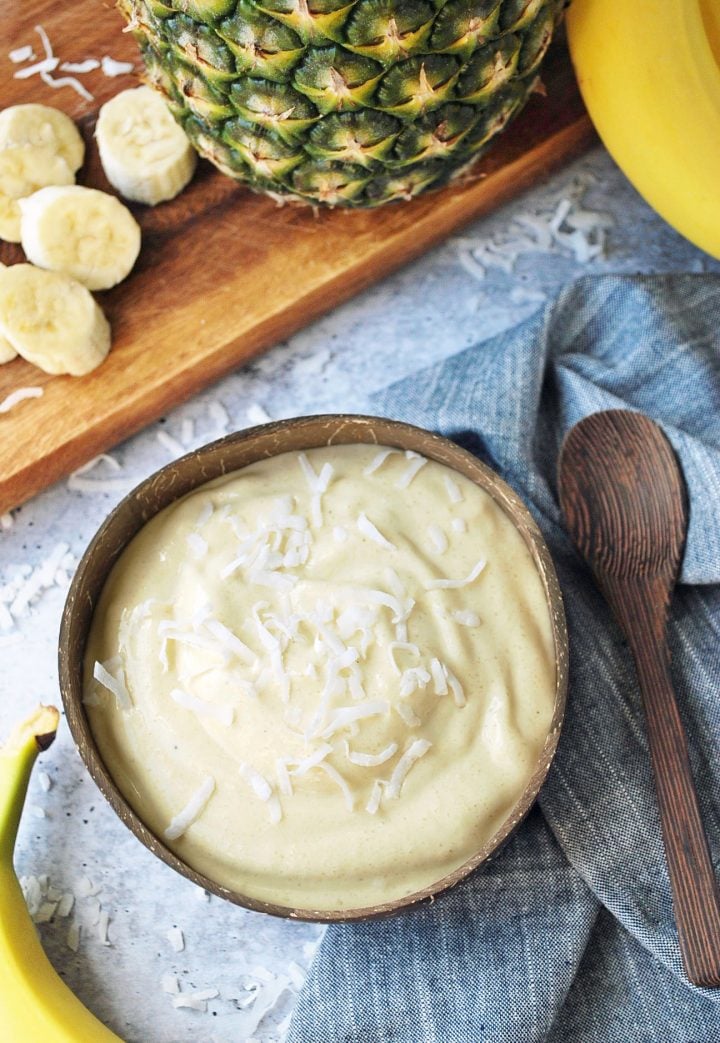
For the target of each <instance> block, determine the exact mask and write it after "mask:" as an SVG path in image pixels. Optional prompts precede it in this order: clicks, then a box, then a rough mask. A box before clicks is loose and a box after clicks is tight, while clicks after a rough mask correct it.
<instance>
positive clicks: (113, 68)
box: [100, 54, 135, 77]
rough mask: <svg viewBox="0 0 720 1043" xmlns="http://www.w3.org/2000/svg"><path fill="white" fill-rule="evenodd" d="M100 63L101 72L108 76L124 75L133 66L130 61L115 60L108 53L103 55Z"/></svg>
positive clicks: (131, 69) (130, 70)
mask: <svg viewBox="0 0 720 1043" xmlns="http://www.w3.org/2000/svg"><path fill="white" fill-rule="evenodd" d="M100 64H101V67H102V71H103V74H104V75H105V76H110V77H114V76H125V75H126V74H127V73H130V72H132V71H133V69H134V68H135V66H134V65H133V63H132V62H119V61H116V59H115V58H111V57H110V56H109V55H108V54H104V55H103V57H102V61H101V63H100Z"/></svg>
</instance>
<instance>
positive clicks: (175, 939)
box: [165, 927, 185, 952]
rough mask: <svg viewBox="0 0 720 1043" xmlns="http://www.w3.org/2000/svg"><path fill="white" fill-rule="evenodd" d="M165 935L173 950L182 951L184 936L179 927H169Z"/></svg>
mask: <svg viewBox="0 0 720 1043" xmlns="http://www.w3.org/2000/svg"><path fill="white" fill-rule="evenodd" d="M165 937H166V938H167V940H168V941H169V942H170V945H171V946H172V948H173V950H174V951H175V952H182V951H183V950H184V948H185V938H184V936H183V933H182V931H181V930H180V928H179V927H171V928H170V930H169V931H167V932H166V934H165Z"/></svg>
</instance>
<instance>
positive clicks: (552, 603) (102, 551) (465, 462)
mask: <svg viewBox="0 0 720 1043" xmlns="http://www.w3.org/2000/svg"><path fill="white" fill-rule="evenodd" d="M351 443H365V444H370V445H373V444H378V445H387V446H392V447H395V448H398V449H401V450H413V451H414V452H417V453H421V454H422V455H423V456H426V457H428V458H429V459H431V460H436V461H437V462H438V463H441V464H445V465H446V466H448V467H451V468H453V469H454V470H455V471H457V472H458V473H459V474H461V475H464V476H465V477H466V478H469V479H470V480H471V481H473V482H475V483H476V484H477V485H479V486H480V487H481V488H482V489H483V490H485V492H486V493H488V494H489V495H490V496H492V498H493V499H494V500H495V502H496V503H497V504H498V505H499V506H500V507H501V508H502V510H503V511H504V512H505V513H506V514H507V515H508V516H509V518H510V519H511V520H512V522H513V524H514V526H515V528H516V529H517V530H518V532H519V533H520V535H521V537H522V539H523V540H524V542H525V544H526V546H527V548H528V550H529V552H530V555H531V557H532V560H533V562H534V563H535V566H536V568H537V571H538V574H539V576H540V579H541V582H542V586H543V589H544V592H545V597H546V602H547V607H548V611H549V615H550V621H551V628H552V635H553V641H554V646H555V667H556V683H555V702H554V708H553V714H552V720H551V724H550V728H549V731H548V734H547V738H546V740H545V744H544V746H543V749H542V751H541V753H540V755H539V757H538V758H537V761H536V764H535V767H534V770H533V772H532V775H531V777H530V778H529V780H528V782H527V785H526V786H525V789H524V790H523V792H522V794H521V795H520V797H519V799H518V800H517V802H516V803H515V805H514V806H513V808H512V809H511V811H510V813H509V815H508V816H507V818H506V819H505V821H504V822H503V823H502V825H501V826H500V828H499V829H498V830H497V831H496V832H495V833H494V835H493V836H492V837H490V839H489V840H488V841H487V842H486V843H485V844H484V845H483V846H482V847H481V848H479V849H478V850H477V851H476V852H475V853H474V854H473V855H472V857H471V858H469V859H467V861H465V862H464V863H463V864H462V865H461V866H459V867H458V868H457V869H455V870H454V871H453V872H452V873H450V874H448V875H446V876H443V877H442V878H441V879H439V880H437V881H436V882H435V883H433V884H432V885H431V886H429V887H426V888H423V889H422V890H420V891H415V892H413V893H411V894H408V895H406V896H404V897H402V898H398V899H395V900H393V901H390V902H385V903H383V904H379V905H375V906H370V907H364V908H350V909H340V910H336V911H333V910H327V909H323V910H315V909H304V908H289V907H286V906H281V905H275V904H272V903H270V902H264V901H258V900H256V899H254V898H252V897H250V896H248V895H245V894H241V893H239V892H237V891H234V890H230V889H228V888H226V887H223V886H221V885H219V884H218V883H216V882H215V881H214V880H212V879H210V878H209V877H207V876H205V875H203V874H202V873H199V872H197V871H196V870H195V869H193V868H192V867H191V866H190V865H188V864H187V863H185V862H184V861H183V860H182V859H181V858H179V857H178V855H177V854H176V853H175V852H173V851H171V850H170V849H169V848H168V847H167V845H166V844H165V843H164V842H163V840H162V839H161V838H160V837H158V836H157V835H156V834H155V833H153V832H151V831H150V830H149V829H148V828H147V826H145V824H144V823H143V822H142V821H141V819H140V818H139V817H138V815H137V814H136V812H135V811H134V810H133V809H132V807H131V806H130V805H129V804H128V802H127V801H126V799H125V798H124V797H123V795H122V793H121V792H120V790H119V788H118V786H117V785H116V783H115V781H114V780H113V778H112V775H111V774H110V772H109V771H108V769H107V767H106V766H105V764H104V762H103V758H102V756H101V754H100V751H99V750H98V747H97V744H96V742H95V739H94V737H93V733H92V731H91V729H90V725H89V722H88V719H87V716H86V714H85V710H84V705H83V658H84V653H85V646H86V643H87V639H88V633H89V630H90V623H91V620H92V617H93V613H94V611H95V607H96V605H97V603H98V600H99V597H100V593H101V591H102V589H103V586H104V584H105V582H106V580H107V578H108V575H109V573H110V571H111V569H112V567H113V566H114V564H115V562H116V561H117V560H118V558H119V557H120V555H121V554H122V552H123V551H124V550H125V548H126V547H127V545H128V544H129V543H130V541H131V540H132V539H133V537H134V536H135V535H136V534H137V533H138V532H139V530H140V529H141V528H142V527H143V526H144V525H145V523H146V522H147V521H149V520H150V518H152V517H153V516H154V515H156V514H157V513H158V512H159V511H161V510H163V508H165V507H167V506H168V505H169V504H170V503H172V502H173V501H175V500H177V499H180V498H181V497H182V496H185V495H186V494H187V493H189V492H191V491H192V490H193V489H195V488H197V487H198V486H200V485H203V484H205V483H206V482H209V481H211V480H212V479H214V478H218V477H220V476H222V475H225V474H227V473H228V472H230V471H236V470H238V469H240V468H242V467H245V466H247V465H249V464H252V463H255V462H256V461H259V460H263V459H265V458H267V457H271V456H275V455H278V454H280V453H285V452H291V451H297V452H299V451H302V450H306V449H313V448H316V447H320V446H329V445H344V444H351ZM59 672H60V687H61V691H62V698H63V703H64V706H65V713H66V716H67V720H68V723H69V725H70V731H71V732H72V735H73V738H74V740H75V742H76V744H77V747H78V749H79V751H80V755H81V757H82V759H83V761H84V762H85V765H86V766H87V769H88V771H89V772H90V775H91V776H92V778H93V780H94V781H95V783H96V784H97V786H98V787H99V789H100V790H101V792H102V793H103V795H104V796H105V798H106V799H107V800H108V802H109V803H110V805H111V807H112V808H113V810H114V811H115V812H116V813H117V815H118V816H119V818H120V819H121V821H122V822H123V823H124V824H125V825H126V826H127V827H128V828H129V829H130V830H132V832H133V833H134V834H135V836H136V837H137V838H138V839H139V840H140V841H141V842H142V843H143V844H144V845H145V846H146V847H147V848H149V850H150V851H152V853H153V854H154V855H156V856H157V857H158V858H160V859H162V861H163V862H165V863H167V865H169V866H171V867H172V868H173V869H175V870H176V871H177V872H178V873H181V874H182V875H183V876H186V877H187V878H188V879H189V880H192V881H193V883H195V884H197V885H198V887H202V888H204V889H205V890H207V891H209V892H210V893H212V894H214V895H217V896H218V897H219V898H225V899H227V900H228V901H230V902H233V903H235V904H236V905H240V906H243V907H245V908H246V909H252V910H254V911H257V912H264V913H269V914H271V915H273V916H280V917H286V918H290V919H294V920H307V921H318V922H327V923H333V922H339V921H347V920H362V919H369V918H372V917H378V916H384V915H388V914H391V913H397V912H399V911H400V910H402V909H406V908H408V907H410V906H414V905H417V904H418V903H420V902H424V901H427V900H430V899H432V898H434V897H435V896H436V895H438V894H440V893H441V892H442V891H446V890H447V889H448V888H450V887H452V886H454V885H455V884H457V883H458V882H459V881H460V880H463V879H464V878H465V877H467V876H468V875H469V874H470V873H472V872H473V871H474V870H475V869H477V868H478V867H479V866H481V865H482V863H483V862H485V861H487V860H488V859H489V858H490V857H491V856H492V855H493V854H494V853H495V852H497V850H498V849H499V848H500V847H501V845H502V844H504V842H505V841H506V840H507V839H508V837H509V836H510V835H511V834H512V832H513V831H514V830H515V829H516V828H517V826H518V825H519V824H520V822H521V821H522V820H523V818H524V817H525V816H526V815H527V813H528V811H529V809H530V807H531V806H532V804H533V802H534V800H535V798H536V797H537V794H538V791H539V790H540V787H541V786H542V784H543V782H544V781H545V777H546V775H547V773H548V769H549V767H550V764H551V762H552V759H553V756H554V754H555V750H556V748H557V744H558V740H559V737H560V729H561V726H562V721H563V714H564V710H565V699H566V692H567V672H568V643H567V630H566V626H565V614H564V610H563V602H562V596H561V594H560V588H559V586H558V581H557V576H556V574H555V569H554V567H553V564H552V561H551V558H550V553H549V551H548V549H547V546H546V544H545V542H544V540H543V538H542V535H541V533H540V530H539V529H538V527H537V525H536V524H535V522H534V521H533V519H532V517H531V515H530V513H529V511H528V509H527V508H526V507H525V505H524V504H523V502H522V501H521V500H520V499H519V497H518V496H517V495H516V494H515V493H514V492H513V491H512V489H511V488H510V487H509V486H508V485H507V484H506V483H505V482H504V481H502V479H501V478H499V477H498V475H497V474H495V472H494V471H492V470H491V469H490V468H488V467H486V466H485V465H484V464H482V463H480V461H479V460H477V459H476V458H475V457H474V456H473V455H472V454H471V453H469V452H467V451H466V450H464V449H462V448H460V447H459V446H458V445H456V444H455V443H453V442H451V441H449V440H448V439H447V438H442V437H440V436H439V435H436V434H433V433H432V432H430V431H426V430H423V429H422V428H418V427H412V426H410V425H409V424H404V423H400V422H398V421H395V420H388V419H383V418H379V417H368V416H356V415H342V414H333V415H327V416H311V417H298V418H294V419H290V420H281V421H278V422H276V423H271V424H264V425H263V426H261V427H254V428H250V429H248V430H245V431H240V432H238V433H236V434H232V435H228V436H227V437H226V438H221V439H220V440H218V441H216V442H212V443H211V444H210V445H206V446H203V447H202V448H200V449H195V450H193V451H192V452H190V453H188V454H187V455H186V456H183V457H181V458H180V459H179V460H175V461H173V462H172V463H169V464H167V465H166V466H165V467H163V468H161V469H160V470H159V471H157V472H156V473H155V474H153V475H151V476H150V477H149V478H147V479H146V480H145V481H144V482H142V483H141V484H140V485H138V486H137V487H136V488H135V489H133V491H132V492H130V493H129V494H128V495H127V496H126V497H125V498H124V499H123V500H122V501H121V502H120V503H119V504H118V505H117V507H115V509H114V510H113V511H112V512H111V513H110V514H109V515H108V517H107V518H106V519H105V521H104V522H103V524H102V525H101V526H100V529H99V530H98V532H97V534H96V535H95V537H94V538H93V539H92V541H91V542H90V544H89V546H88V548H87V550H86V551H85V554H84V555H83V557H82V560H81V561H80V564H79V566H78V569H77V572H76V573H75V577H74V579H73V581H72V584H71V586H70V590H69V592H68V597H67V601H66V604H65V609H64V612H63V617H62V623H61V627H60V646H59Z"/></svg>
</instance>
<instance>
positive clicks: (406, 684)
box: [400, 666, 430, 699]
mask: <svg viewBox="0 0 720 1043" xmlns="http://www.w3.org/2000/svg"><path fill="white" fill-rule="evenodd" d="M429 680H430V674H429V673H428V672H427V670H426V669H425V668H424V667H422V666H411V667H409V668H408V669H407V670H404V671H403V673H402V676H401V678H400V698H401V699H407V697H408V696H409V695H412V694H413V692H416V691H417V690H418V688H425V687H426V686H427V683H428V681H429Z"/></svg>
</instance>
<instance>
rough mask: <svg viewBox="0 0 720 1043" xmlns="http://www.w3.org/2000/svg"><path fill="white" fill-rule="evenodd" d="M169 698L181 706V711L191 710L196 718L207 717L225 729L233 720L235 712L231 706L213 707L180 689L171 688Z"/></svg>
mask: <svg viewBox="0 0 720 1043" xmlns="http://www.w3.org/2000/svg"><path fill="white" fill-rule="evenodd" d="M170 698H171V699H172V700H173V701H174V702H176V703H177V704H178V706H182V707H183V709H185V710H191V711H192V713H194V714H197V716H198V717H209V718H210V719H211V720H214V721H218V722H219V723H220V724H223V725H225V727H226V728H229V727H230V725H231V724H232V723H233V721H234V720H235V711H234V710H233V708H232V706H214V705H213V704H212V703H206V702H203V700H202V699H197V698H196V697H195V696H194V695H191V694H190V692H184V691H183V690H182V689H180V688H173V690H172V691H171V692H170Z"/></svg>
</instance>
